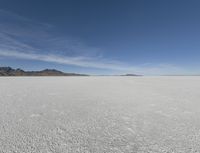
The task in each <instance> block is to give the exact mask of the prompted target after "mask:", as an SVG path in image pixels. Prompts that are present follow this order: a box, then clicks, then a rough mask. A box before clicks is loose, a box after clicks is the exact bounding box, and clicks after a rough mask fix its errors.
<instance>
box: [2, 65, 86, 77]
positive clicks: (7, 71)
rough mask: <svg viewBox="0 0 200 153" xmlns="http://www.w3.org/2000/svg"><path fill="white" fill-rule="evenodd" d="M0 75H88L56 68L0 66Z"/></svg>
mask: <svg viewBox="0 0 200 153" xmlns="http://www.w3.org/2000/svg"><path fill="white" fill-rule="evenodd" d="M0 76H88V75H86V74H77V73H65V72H62V71H58V70H56V69H45V70H42V71H24V70H22V69H19V68H18V69H13V68H11V67H0Z"/></svg>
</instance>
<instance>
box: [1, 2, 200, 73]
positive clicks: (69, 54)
mask: <svg viewBox="0 0 200 153" xmlns="http://www.w3.org/2000/svg"><path fill="white" fill-rule="evenodd" d="M199 8H200V1H198V0H187V1H186V0H166V1H162V0H151V1H150V0H109V1H108V0H98V1H97V0H84V1H83V0H59V1H55V0H42V1H41V0H18V1H13V0H0V66H11V67H14V68H18V67H20V68H22V69H25V70H41V69H45V68H55V69H59V70H62V71H66V72H77V73H89V74H124V73H137V74H144V75H165V74H186V75H188V74H189V75H190V74H200V69H199V67H200V45H199V42H200V28H199V27H200V9H199Z"/></svg>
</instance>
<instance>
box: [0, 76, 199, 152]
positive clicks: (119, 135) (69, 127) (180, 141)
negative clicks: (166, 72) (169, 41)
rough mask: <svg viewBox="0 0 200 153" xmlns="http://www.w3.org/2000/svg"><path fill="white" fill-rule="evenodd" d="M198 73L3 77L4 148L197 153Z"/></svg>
mask: <svg viewBox="0 0 200 153" xmlns="http://www.w3.org/2000/svg"><path fill="white" fill-rule="evenodd" d="M199 144H200V77H2V78H0V152H1V153H10V152H12V153H16V152H17V153H40V152H41V153H79V152H80V153H122V152H123V153H199V152H200V145H199Z"/></svg>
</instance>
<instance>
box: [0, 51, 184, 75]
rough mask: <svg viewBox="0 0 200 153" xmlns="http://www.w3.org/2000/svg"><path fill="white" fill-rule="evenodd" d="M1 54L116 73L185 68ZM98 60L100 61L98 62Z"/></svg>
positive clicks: (25, 54)
mask: <svg viewBox="0 0 200 153" xmlns="http://www.w3.org/2000/svg"><path fill="white" fill-rule="evenodd" d="M0 56H4V57H10V58H18V59H25V60H38V61H44V62H53V63H57V64H66V65H73V66H79V67H86V68H97V69H107V70H114V72H116V73H119V72H121V73H138V74H143V75H161V74H166V73H173V74H180V73H183V72H184V70H183V69H182V68H180V67H176V66H173V65H169V64H160V65H157V66H149V65H145V66H144V65H143V66H135V67H133V66H129V65H125V64H124V63H121V62H118V61H112V60H105V59H93V58H88V57H81V56H79V57H67V56H65V57H63V56H57V55H53V54H49V55H43V54H33V53H22V52H18V51H2V50H0ZM97 61H98V62H97Z"/></svg>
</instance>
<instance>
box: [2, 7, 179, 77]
mask: <svg viewBox="0 0 200 153" xmlns="http://www.w3.org/2000/svg"><path fill="white" fill-rule="evenodd" d="M0 57H6V58H18V59H26V60H39V61H45V62H54V63H59V64H66V65H74V66H79V67H86V68H97V69H107V70H112V71H113V72H116V73H118V72H119V73H139V74H164V73H166V72H171V73H175V72H182V71H183V70H182V69H181V68H179V67H177V66H173V65H169V64H159V65H156V66H154V65H151V64H147V65H138V66H131V65H129V64H127V63H124V62H121V61H116V60H113V59H108V58H104V56H103V54H102V51H101V49H100V48H96V47H91V46H87V45H85V44H84V43H83V42H81V41H77V40H74V39H72V38H69V37H66V36H57V35H55V34H54V26H52V25H49V24H46V23H38V22H36V21H33V20H31V19H27V18H25V17H23V16H19V15H17V14H15V13H11V12H7V11H4V10H0Z"/></svg>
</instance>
